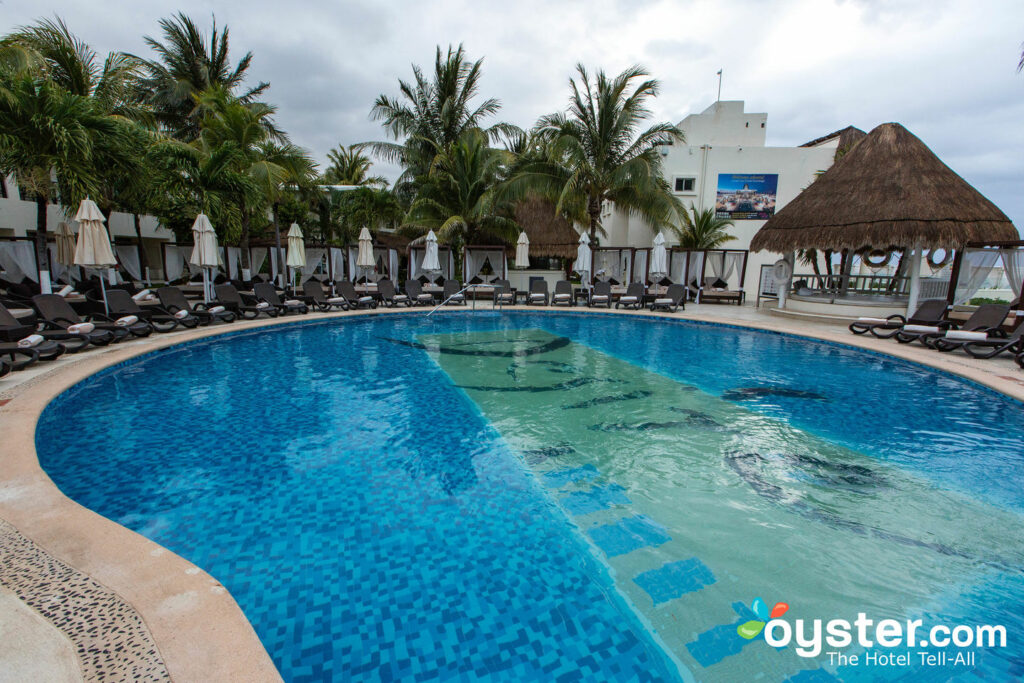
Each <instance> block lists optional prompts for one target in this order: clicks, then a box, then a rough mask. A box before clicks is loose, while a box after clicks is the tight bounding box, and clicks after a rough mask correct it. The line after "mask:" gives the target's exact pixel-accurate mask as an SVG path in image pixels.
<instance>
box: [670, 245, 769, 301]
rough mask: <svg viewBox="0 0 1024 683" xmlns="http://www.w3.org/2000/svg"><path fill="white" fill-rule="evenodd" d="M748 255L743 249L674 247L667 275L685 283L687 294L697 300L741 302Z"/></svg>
mask: <svg viewBox="0 0 1024 683" xmlns="http://www.w3.org/2000/svg"><path fill="white" fill-rule="evenodd" d="M748 255H749V253H748V252H747V250H745V249H683V248H680V247H673V248H671V249H669V251H668V257H669V263H668V269H669V274H668V278H667V279H669V280H671V281H672V282H673V283H674V284H683V285H686V293H687V298H688V299H690V300H694V301H696V302H697V303H735V304H737V305H742V304H743V301H744V300H745V298H746V294H745V293H744V291H743V285H744V282H745V281H746V276H747V257H748Z"/></svg>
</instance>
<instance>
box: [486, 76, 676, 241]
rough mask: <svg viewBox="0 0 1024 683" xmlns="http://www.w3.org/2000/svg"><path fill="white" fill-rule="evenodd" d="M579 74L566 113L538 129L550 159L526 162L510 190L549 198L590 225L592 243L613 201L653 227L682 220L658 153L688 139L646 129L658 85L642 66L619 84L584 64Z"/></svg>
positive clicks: (667, 129)
mask: <svg viewBox="0 0 1024 683" xmlns="http://www.w3.org/2000/svg"><path fill="white" fill-rule="evenodd" d="M576 71H577V75H578V78H574V79H571V80H570V87H571V90H572V94H571V97H570V100H569V109H568V112H558V113H554V114H549V115H547V116H544V117H542V118H541V119H540V120H539V121H538V122H537V125H536V126H535V128H534V132H535V134H536V136H537V137H538V138H539V139H540V140H541V141H542V142H543V143H544V150H545V155H544V156H545V158H543V159H541V160H540V161H537V162H533V163H526V164H523V165H522V166H521V168H520V170H519V171H518V172H517V173H516V174H515V175H514V176H513V178H512V179H511V180H510V181H509V183H508V185H507V186H506V189H505V191H506V192H507V193H508V194H509V196H511V197H513V198H515V199H520V198H523V197H525V196H527V195H529V194H540V195H542V196H545V197H547V198H548V199H551V200H552V201H554V202H555V203H556V209H557V211H558V212H559V213H561V214H562V215H564V216H565V217H566V218H568V219H570V220H574V221H576V222H578V223H583V224H584V225H585V226H587V229H588V231H589V232H590V238H591V241H596V239H597V235H598V233H599V232H603V227H602V225H601V213H602V210H603V209H604V208H605V207H606V206H607V204H608V203H609V202H612V203H614V205H615V207H616V208H617V209H620V210H624V211H627V212H629V213H631V214H634V215H638V216H640V217H642V218H644V219H646V220H647V221H648V222H649V223H650V224H651V225H653V226H654V227H656V228H658V227H661V226H663V225H671V224H673V223H675V222H677V221H678V220H679V215H680V214H681V213H682V212H683V211H682V205H681V204H680V202H679V201H678V200H677V199H676V198H675V196H674V195H673V194H672V193H671V192H670V191H669V187H668V184H667V183H666V182H665V179H664V177H663V175H662V164H661V156H660V155H659V154H658V147H659V146H660V145H663V144H672V143H673V142H676V141H683V133H682V131H680V130H679V129H678V128H676V127H675V126H674V125H672V124H669V123H657V124H654V125H652V126H650V127H648V128H646V129H643V130H641V127H642V125H643V124H644V121H645V120H646V119H648V118H650V116H651V112H650V109H648V106H647V102H648V100H649V99H650V98H652V97H655V96H657V93H658V81H656V80H653V79H646V76H647V75H648V74H647V72H646V71H644V70H643V69H642V68H640V67H639V66H634V67H631V68H629V69H626V70H625V71H623V72H622V73H621V74H619V75H618V76H615V77H614V78H609V77H608V76H606V75H605V73H604V72H603V71H599V72H598V73H597V76H596V77H595V78H593V79H592V78H591V76H590V74H589V73H588V71H587V70H586V68H585V67H584V66H583V65H582V64H578V65H577V66H576Z"/></svg>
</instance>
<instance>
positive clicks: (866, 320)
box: [857, 318, 893, 325]
mask: <svg viewBox="0 0 1024 683" xmlns="http://www.w3.org/2000/svg"><path fill="white" fill-rule="evenodd" d="M857 322H859V323H878V324H879V325H882V324H885V323H890V322H893V321H892V320H886V319H885V318H857Z"/></svg>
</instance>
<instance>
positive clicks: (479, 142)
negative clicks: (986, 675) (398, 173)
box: [403, 129, 519, 251]
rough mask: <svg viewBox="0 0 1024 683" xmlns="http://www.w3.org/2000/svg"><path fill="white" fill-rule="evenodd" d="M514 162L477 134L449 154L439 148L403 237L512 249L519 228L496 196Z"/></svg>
mask: <svg viewBox="0 0 1024 683" xmlns="http://www.w3.org/2000/svg"><path fill="white" fill-rule="evenodd" d="M511 160H512V157H511V154H510V153H509V152H507V151H505V150H502V149H496V148H493V147H490V146H488V144H487V135H486V133H484V132H483V131H481V130H478V129H470V130H467V131H466V132H464V133H463V134H462V136H461V137H460V138H459V139H458V141H456V142H455V144H453V145H451V147H450V148H447V149H445V148H442V147H440V146H437V147H436V154H435V156H434V160H433V162H432V164H431V167H430V171H429V173H428V175H427V179H426V182H425V183H424V184H423V186H422V187H421V188H420V192H419V195H418V196H417V198H416V201H414V202H413V204H412V206H411V207H410V209H409V214H408V215H407V216H406V219H405V224H404V226H403V228H404V231H405V232H410V233H413V234H424V233H426V232H427V230H434V231H435V232H436V233H437V236H438V238H439V239H440V240H441V241H442V242H447V243H449V244H452V245H455V246H456V247H458V246H462V245H464V244H474V243H481V242H490V241H494V240H498V241H501V242H506V243H511V242H512V241H513V240H514V239H515V237H516V235H517V234H518V232H519V228H518V226H517V224H516V222H515V221H514V220H512V218H510V217H509V216H508V215H507V213H506V212H505V211H503V209H502V206H501V204H500V203H499V200H498V193H497V185H498V182H499V181H500V180H501V177H502V174H503V171H504V167H505V165H506V164H507V163H509V162H510V161H511ZM456 251H458V249H457V248H456Z"/></svg>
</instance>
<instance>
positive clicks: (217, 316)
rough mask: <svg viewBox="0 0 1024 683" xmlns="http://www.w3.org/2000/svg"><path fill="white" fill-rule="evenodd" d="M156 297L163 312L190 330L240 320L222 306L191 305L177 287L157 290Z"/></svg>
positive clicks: (236, 315) (236, 314) (235, 314)
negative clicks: (215, 323)
mask: <svg viewBox="0 0 1024 683" xmlns="http://www.w3.org/2000/svg"><path fill="white" fill-rule="evenodd" d="M156 295H157V298H159V299H160V305H161V306H162V307H163V310H164V311H165V312H167V313H169V314H170V315H172V316H174V319H175V320H177V321H178V322H179V323H181V324H182V325H184V326H185V327H188V328H194V327H197V326H199V325H209V324H210V323H212V322H223V323H233V322H235V320H237V319H238V315H239V314H238V313H236V312H233V311H230V310H228V309H227V307H226V306H224V305H222V304H216V305H213V306H210V307H207V306H206V304H203V303H198V302H197V303H195V304H193V303H191V302H190V301H189V300H188V299H186V298H185V293H184V292H182V291H181V290H180V289H178V288H177V287H161V288H160V289H158V290H156Z"/></svg>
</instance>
